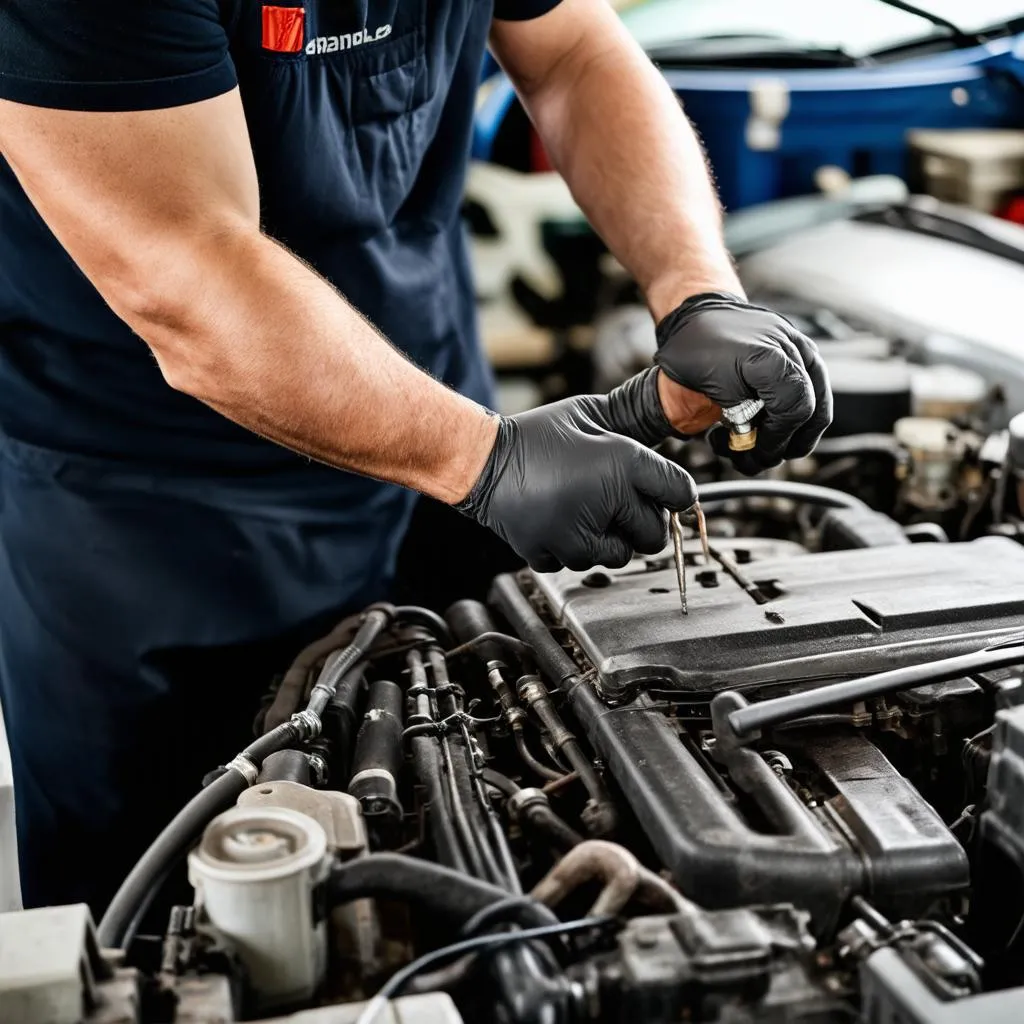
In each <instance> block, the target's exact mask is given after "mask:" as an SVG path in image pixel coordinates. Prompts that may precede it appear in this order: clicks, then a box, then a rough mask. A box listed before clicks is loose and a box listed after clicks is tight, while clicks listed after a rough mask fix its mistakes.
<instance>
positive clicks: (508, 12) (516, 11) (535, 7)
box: [494, 0, 562, 21]
mask: <svg viewBox="0 0 1024 1024" xmlns="http://www.w3.org/2000/svg"><path fill="white" fill-rule="evenodd" d="M561 2H562V0H494V16H495V17H496V18H498V19H499V20H500V21H529V20H530V19H531V18H539V17H540V16H541V15H542V14H547V13H548V11H552V10H554V9H555V8H556V7H557V6H558V5H559V4H560V3H561Z"/></svg>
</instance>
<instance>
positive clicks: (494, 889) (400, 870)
mask: <svg viewBox="0 0 1024 1024" xmlns="http://www.w3.org/2000/svg"><path fill="white" fill-rule="evenodd" d="M508 896H509V894H508V890H507V889H503V888H501V886H498V885H493V884H492V883H490V882H484V881H482V880H481V879H479V878H473V877H472V876H471V875H465V874H463V873H462V872H461V871H453V870H452V869H451V868H446V867H443V866H442V865H440V864H434V863H431V862H430V861H424V860H417V859H416V858H414V857H406V856H404V855H403V854H400V853H373V854H370V855H369V856H367V857H359V858H357V859H356V860H352V861H348V862H347V863H345V864H341V865H339V866H338V867H336V868H335V869H334V870H333V871H332V872H331V874H330V876H329V877H328V879H327V905H328V907H335V906H338V905H339V904H341V903H348V902H349V901H351V900H357V899H365V898H367V897H376V898H385V897H386V898H388V899H398V900H406V901H408V902H409V903H413V904H415V905H417V906H419V907H421V908H422V909H424V910H426V911H428V912H430V913H433V914H438V915H440V916H443V917H445V918H446V919H448V920H449V921H452V922H454V923H456V924H459V925H462V924H465V922H467V921H469V920H470V919H471V918H472V917H473V916H474V915H475V914H479V913H480V911H481V910H484V909H485V908H486V907H489V906H491V904H493V903H499V902H503V901H505V900H507V899H508ZM548 922H550V917H548V915H547V913H546V912H545V911H544V910H543V909H542V908H537V909H536V910H533V911H531V910H530V909H529V907H528V906H526V905H524V909H523V912H522V917H521V918H520V923H521V924H523V925H524V926H526V927H531V928H532V927H534V926H535V925H541V924H545V923H548Z"/></svg>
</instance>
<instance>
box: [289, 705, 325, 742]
mask: <svg viewBox="0 0 1024 1024" xmlns="http://www.w3.org/2000/svg"><path fill="white" fill-rule="evenodd" d="M291 721H292V722H293V723H294V724H295V725H296V726H297V727H298V729H299V730H300V731H301V732H302V738H303V739H306V740H311V739H315V738H316V737H317V736H319V735H320V728H321V725H320V716H319V715H318V714H316V713H315V712H313V711H310V710H309V709H308V708H307V709H306V710H305V711H296V712H295V714H294V715H292V717H291Z"/></svg>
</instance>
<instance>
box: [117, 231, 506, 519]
mask: <svg viewBox="0 0 1024 1024" xmlns="http://www.w3.org/2000/svg"><path fill="white" fill-rule="evenodd" d="M176 245H177V246H179V247H180V248H179V254H180V256H181V257H182V258H181V259H180V260H176V259H174V257H173V254H172V255H170V256H165V257H164V259H163V260H162V261H161V263H162V265H164V266H165V267H169V268H170V269H168V270H167V271H166V280H165V288H163V289H161V292H162V293H163V294H165V295H167V296H184V297H187V300H186V301H178V300H176V299H174V298H169V299H168V300H167V301H166V303H165V302H164V301H163V300H160V301H157V302H156V303H151V304H150V306H151V307H152V308H149V307H142V308H140V309H131V308H124V309H117V310H116V311H117V312H119V313H120V314H121V315H122V316H123V317H124V318H125V319H126V320H127V321H128V322H129V324H130V325H131V326H132V327H133V328H134V329H135V330H136V332H137V333H139V334H140V335H141V336H142V337H143V338H145V340H146V341H147V342H148V343H149V344H150V346H151V347H152V349H153V352H154V353H155V355H156V357H157V360H158V362H159V364H160V367H161V370H162V371H163V373H164V376H165V377H166V379H167V380H168V382H169V383H170V384H171V385H172V386H173V387H175V388H177V389H179V390H181V391H184V392H186V393H188V394H191V395H193V396H194V397H196V398H199V399H201V400H202V401H204V402H206V403H207V404H209V405H211V406H212V407H213V408H215V409H217V410H218V411H219V412H221V413H223V414H224V415H225V416H227V417H229V418H230V419H232V420H234V421H236V422H237V423H240V424H242V425H243V426H245V427H248V428H249V429H251V430H253V431H256V432H257V433H259V434H262V435H264V436H265V437H268V438H270V439H272V440H274V441H277V442H278V443H280V444H282V445H286V446H288V447H289V448H293V449H295V450H297V451H300V452H303V453H304V454H307V455H310V456H312V457H313V458H315V459H318V460H321V461H323V462H327V463H330V464H331V465H335V466H339V467H343V468H346V469H351V470H355V471H357V472H360V473H364V474H366V475H369V476H374V477H378V478H381V479H386V480H391V481H393V482H395V483H399V484H404V485H406V486H408V487H412V488H415V489H416V490H418V491H422V492H424V493H426V494H430V495H431V496H433V497H435V498H438V499H440V500H442V501H447V502H455V501H459V500H461V499H462V498H463V497H465V495H466V494H467V493H468V491H469V489H470V488H471V487H472V485H473V484H474V482H475V481H476V478H477V477H478V475H479V474H480V471H481V469H482V468H483V465H484V463H485V461H486V459H487V455H488V454H489V452H490V449H491V446H492V443H493V440H494V436H495V434H496V431H497V423H496V422H495V418H494V417H493V416H490V415H488V413H487V412H486V410H484V409H483V408H481V407H480V406H478V405H476V404H475V403H473V402H471V401H469V400H468V399H466V398H463V397H462V396H460V395H458V394H457V393H455V392H454V391H452V390H450V389H449V388H446V387H445V386H444V385H442V384H440V383H438V382H437V381H435V380H434V379H432V378H431V377H429V376H428V375H427V374H425V373H423V372H422V371H420V370H419V369H418V368H417V367H415V366H414V365H413V364H412V363H410V362H409V361H408V360H407V359H405V358H404V357H403V356H402V355H401V354H400V353H399V352H398V351H397V350H395V349H394V348H392V347H391V345H390V344H388V342H387V341H385V340H384V338H383V337H382V336H381V335H380V334H379V333H378V332H377V331H375V330H374V328H373V327H372V326H371V325H370V324H369V323H367V322H366V321H365V320H364V319H363V318H362V317H361V316H360V315H359V314H358V313H357V312H356V311H355V310H354V309H353V308H352V307H351V306H350V305H349V304H348V303H347V302H346V301H345V300H344V299H343V298H342V297H341V296H340V295H339V294H338V293H337V292H336V291H335V290H334V289H333V288H332V287H331V286H330V285H329V284H327V283H326V282H325V281H324V280H322V279H321V278H320V277H318V276H317V275H316V274H315V273H314V272H313V271H311V270H310V269H309V268H307V267H306V266H305V265H304V264H303V263H301V262H300V261H299V260H298V259H296V258H295V257H294V256H293V255H292V254H291V253H289V252H287V251H286V250H285V249H283V248H282V247H281V246H279V245H278V244H276V243H275V242H273V241H272V240H270V239H268V238H267V237H265V236H263V235H261V234H259V233H258V232H257V231H255V230H253V229H251V228H249V227H240V228H238V229H230V230H227V231H225V232H223V233H219V234H217V235H216V236H213V237H207V238H205V239H204V238H192V239H190V240H187V243H186V242H185V240H178V241H177V242H176ZM115 306H116V300H115Z"/></svg>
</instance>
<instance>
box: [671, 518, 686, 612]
mask: <svg viewBox="0 0 1024 1024" xmlns="http://www.w3.org/2000/svg"><path fill="white" fill-rule="evenodd" d="M668 521H669V525H670V526H671V527H672V548H673V550H674V552H675V559H676V583H678V584H679V604H680V605H681V606H682V609H683V614H684V615H689V614H690V613H689V610H688V609H687V607H686V566H685V564H684V562H683V528H682V526H681V525H680V523H679V513H678V512H671V513H670V514H669V517H668Z"/></svg>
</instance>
